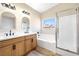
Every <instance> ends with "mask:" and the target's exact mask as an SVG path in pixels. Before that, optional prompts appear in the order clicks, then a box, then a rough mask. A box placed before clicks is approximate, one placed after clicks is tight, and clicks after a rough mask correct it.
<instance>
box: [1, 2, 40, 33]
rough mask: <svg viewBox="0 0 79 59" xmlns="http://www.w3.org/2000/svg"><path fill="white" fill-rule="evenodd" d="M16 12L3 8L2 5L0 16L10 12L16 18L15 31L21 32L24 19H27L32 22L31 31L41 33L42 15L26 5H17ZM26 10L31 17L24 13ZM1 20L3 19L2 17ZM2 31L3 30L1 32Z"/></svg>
mask: <svg viewBox="0 0 79 59" xmlns="http://www.w3.org/2000/svg"><path fill="white" fill-rule="evenodd" d="M14 5H15V6H16V10H11V9H8V8H6V7H2V6H1V4H0V16H1V13H3V12H10V13H12V14H14V15H15V16H16V29H14V31H21V26H22V17H27V18H29V20H30V31H34V32H36V31H39V30H40V14H39V13H38V12H37V11H35V10H33V9H32V8H31V7H29V6H28V5H26V4H24V3H15V4H14ZM23 10H26V11H28V12H29V13H30V15H26V14H23V13H22V11H23ZM0 20H1V17H0ZM0 31H1V30H0Z"/></svg>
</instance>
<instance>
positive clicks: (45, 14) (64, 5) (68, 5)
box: [41, 3, 79, 19]
mask: <svg viewBox="0 0 79 59" xmlns="http://www.w3.org/2000/svg"><path fill="white" fill-rule="evenodd" d="M76 7H79V4H78V3H61V4H58V5H56V6H55V7H52V8H51V9H49V10H47V11H45V12H43V13H42V14H41V19H44V18H50V17H55V16H56V13H57V12H60V11H63V10H67V9H71V8H76Z"/></svg>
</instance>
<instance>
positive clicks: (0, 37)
mask: <svg viewBox="0 0 79 59" xmlns="http://www.w3.org/2000/svg"><path fill="white" fill-rule="evenodd" d="M32 34H36V32H30V33H17V34H15V35H12V36H4V35H3V36H0V41H3V40H8V39H13V38H17V37H21V36H27V35H32Z"/></svg>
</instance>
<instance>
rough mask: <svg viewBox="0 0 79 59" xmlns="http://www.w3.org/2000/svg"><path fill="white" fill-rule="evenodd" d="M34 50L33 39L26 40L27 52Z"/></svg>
mask: <svg viewBox="0 0 79 59" xmlns="http://www.w3.org/2000/svg"><path fill="white" fill-rule="evenodd" d="M31 49H32V39H31V38H28V39H26V40H25V51H26V53H28V52H29V51H31Z"/></svg>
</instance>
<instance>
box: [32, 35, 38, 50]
mask: <svg viewBox="0 0 79 59" xmlns="http://www.w3.org/2000/svg"><path fill="white" fill-rule="evenodd" d="M36 46H37V38H36V35H34V36H33V38H32V49H34V48H35V47H36Z"/></svg>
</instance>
